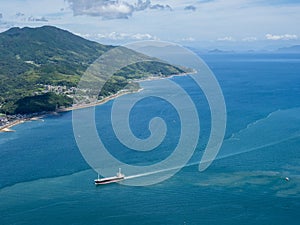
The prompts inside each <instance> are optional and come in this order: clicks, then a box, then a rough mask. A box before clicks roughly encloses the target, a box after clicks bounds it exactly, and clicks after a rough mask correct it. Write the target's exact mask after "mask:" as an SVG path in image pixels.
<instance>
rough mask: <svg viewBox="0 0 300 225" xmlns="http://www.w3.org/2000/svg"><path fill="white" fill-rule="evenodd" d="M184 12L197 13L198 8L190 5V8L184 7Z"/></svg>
mask: <svg viewBox="0 0 300 225" xmlns="http://www.w3.org/2000/svg"><path fill="white" fill-rule="evenodd" d="M184 10H187V11H194V12H195V11H196V10H197V8H196V6H193V5H188V6H186V7H184Z"/></svg>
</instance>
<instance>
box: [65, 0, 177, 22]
mask: <svg viewBox="0 0 300 225" xmlns="http://www.w3.org/2000/svg"><path fill="white" fill-rule="evenodd" d="M67 2H69V3H70V7H71V9H72V10H73V13H74V15H75V16H79V15H88V16H98V17H102V18H103V19H127V18H129V17H130V16H132V14H133V12H136V11H143V10H146V9H159V10H164V9H169V10H172V8H171V6H169V5H161V4H154V5H153V4H151V1H150V0H145V1H144V0H138V1H137V2H135V3H133V2H132V1H129V0H127V1H121V0H117V1H115V0H67Z"/></svg>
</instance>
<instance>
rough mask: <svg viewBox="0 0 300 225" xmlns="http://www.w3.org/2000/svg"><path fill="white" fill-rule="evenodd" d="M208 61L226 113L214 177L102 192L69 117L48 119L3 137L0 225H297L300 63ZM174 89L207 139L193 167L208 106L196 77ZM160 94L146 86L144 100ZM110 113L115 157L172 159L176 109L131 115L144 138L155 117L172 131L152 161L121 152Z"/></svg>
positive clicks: (156, 104) (287, 58) (107, 133)
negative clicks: (193, 105)
mask: <svg viewBox="0 0 300 225" xmlns="http://www.w3.org/2000/svg"><path fill="white" fill-rule="evenodd" d="M202 57H203V59H204V60H205V62H206V63H207V64H208V65H209V66H210V68H211V69H212V70H213V72H214V73H215V75H216V77H217V79H218V81H219V83H220V85H221V88H222V90H223V93H224V97H225V100H226V105H227V112H228V115H227V116H228V122H227V131H226V137H225V140H224V143H223V147H222V148H221V150H220V152H219V155H218V158H217V160H215V161H214V162H213V164H212V165H211V167H209V169H208V170H206V171H204V172H202V173H200V172H199V171H198V165H197V164H194V165H191V166H187V167H185V168H183V169H182V170H181V171H180V172H179V173H177V174H176V175H174V176H173V177H172V178H171V179H168V180H166V181H164V182H162V183H159V184H156V185H152V186H145V187H131V186H126V185H119V184H112V185H108V186H102V187H95V186H94V184H93V182H92V181H93V179H94V178H95V177H96V173H95V172H94V171H93V170H92V169H91V168H90V167H89V165H88V164H87V163H86V162H85V161H84V159H83V157H82V156H81V154H80V151H79V149H78V147H77V145H76V142H75V138H74V136H73V132H72V114H71V113H64V114H60V115H53V116H48V117H47V118H44V121H43V122H42V121H34V122H27V123H25V124H21V125H18V126H16V127H14V129H15V130H16V132H14V133H2V134H0V188H1V189H0V215H1V216H0V224H1V225H6V224H149V225H150V224H151V225H152V224H172V225H173V224H187V225H188V224H218V225H219V224H243V225H245V224H266V225H267V224H278V225H279V224H299V222H300V136H299V135H300V55H295V54H293V55H263V54H262V55H253V54H249V55H240V54H236V55H204V56H202ZM172 80H174V81H175V82H177V83H178V84H180V85H181V86H182V87H183V88H184V89H185V90H186V91H187V92H188V93H189V95H190V96H191V98H192V99H193V100H194V101H196V102H197V110H198V112H199V115H200V121H201V135H200V140H199V144H198V146H197V149H196V152H195V155H194V157H193V158H192V160H191V162H192V163H193V162H197V161H199V160H200V159H201V154H202V151H203V149H204V148H205V144H206V143H207V137H208V133H209V125H210V124H209V122H208V121H210V114H209V110H208V106H207V102H206V101H205V98H204V97H203V94H202V93H201V92H199V90H197V87H196V86H195V84H194V83H193V81H192V79H191V78H189V77H175V78H172ZM157 85H159V81H155V82H146V83H144V84H143V86H144V89H145V91H147V90H150V89H151V88H152V89H155V88H157ZM199 99H200V100H199ZM111 105H112V102H109V103H107V104H105V105H102V106H98V107H97V109H96V115H97V128H98V132H99V134H100V135H103V137H105V138H104V140H105V141H104V142H105V145H106V146H107V147H112V149H113V150H112V154H114V156H116V157H118V158H119V159H120V160H122V161H125V162H127V163H132V164H136V165H147V164H150V163H155V162H157V161H159V160H161V159H164V158H166V157H168V156H169V155H170V154H171V153H172V152H171V150H172V149H173V147H174V146H175V145H176V143H177V142H178V137H179V136H180V130H178V127H177V121H178V115H177V114H176V110H174V109H173V108H172V106H171V105H169V104H167V103H166V102H165V101H163V100H160V99H155V98H149V99H145V100H144V101H142V102H140V103H139V105H137V107H136V108H135V109H134V110H132V120H131V121H133V122H132V127H131V128H132V131H133V133H134V134H135V135H136V136H138V137H140V138H145V137H147V136H149V130H148V129H147V126H148V122H149V120H150V119H151V117H153V116H158V115H159V116H161V117H162V118H164V119H165V120H166V121H167V124H168V126H169V127H168V128H169V129H168V133H167V136H166V140H165V141H164V142H163V143H162V147H161V148H160V149H156V150H155V151H151V152H149V154H142V153H137V152H133V153H132V152H131V151H130V150H129V149H124V150H123V151H122V152H120V151H118V149H119V148H121V147H122V145H121V143H119V142H118V141H116V140H115V138H114V135H113V130H112V127H111V124H110V109H111ZM285 177H289V178H290V181H289V182H287V181H286V180H285ZM144 179H151V176H149V177H145V178H144Z"/></svg>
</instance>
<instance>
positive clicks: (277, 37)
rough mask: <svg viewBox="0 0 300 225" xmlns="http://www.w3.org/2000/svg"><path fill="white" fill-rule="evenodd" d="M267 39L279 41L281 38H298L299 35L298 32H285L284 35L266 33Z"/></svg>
mask: <svg viewBox="0 0 300 225" xmlns="http://www.w3.org/2000/svg"><path fill="white" fill-rule="evenodd" d="M266 39H267V40H272V41H279V40H285V41H288V40H297V39H298V36H297V35H296V34H283V35H273V34H266Z"/></svg>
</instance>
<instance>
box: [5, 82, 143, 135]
mask: <svg viewBox="0 0 300 225" xmlns="http://www.w3.org/2000/svg"><path fill="white" fill-rule="evenodd" d="M42 86H43V90H42V91H40V92H35V93H34V95H40V94H45V93H48V92H53V93H55V94H63V95H66V96H68V97H70V98H72V99H74V98H75V95H76V91H77V90H78V88H76V87H66V86H59V85H58V86H54V85H42ZM80 91H81V95H80V97H81V100H80V103H74V104H73V105H72V106H71V107H68V108H65V107H60V108H57V110H56V112H66V111H71V110H76V109H81V108H86V107H91V106H95V105H99V104H103V103H105V102H107V101H109V100H112V99H114V98H116V97H118V96H121V95H124V94H127V93H130V92H133V91H138V90H129V89H123V90H120V91H118V92H117V93H115V94H111V95H109V96H108V97H99V98H98V99H97V100H95V99H91V96H90V95H89V94H88V93H89V90H85V89H80ZM82 93H83V94H82ZM0 108H1V103H0ZM50 113H52V114H53V113H54V112H45V111H44V112H38V113H30V114H16V115H7V114H0V132H14V130H12V129H11V128H12V127H13V126H15V125H18V124H20V123H24V122H26V121H37V120H40V121H41V120H42V117H43V116H45V115H47V114H50Z"/></svg>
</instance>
